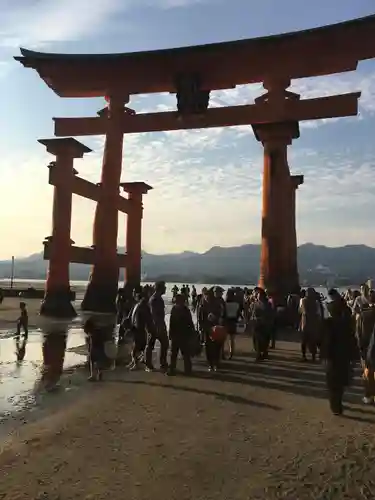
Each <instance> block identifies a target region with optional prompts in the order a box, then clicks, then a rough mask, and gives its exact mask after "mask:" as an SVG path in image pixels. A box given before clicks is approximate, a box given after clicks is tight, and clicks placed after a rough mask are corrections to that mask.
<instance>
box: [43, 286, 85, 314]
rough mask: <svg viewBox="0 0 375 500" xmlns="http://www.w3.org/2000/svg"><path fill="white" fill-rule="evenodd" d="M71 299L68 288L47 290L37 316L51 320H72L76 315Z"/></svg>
mask: <svg viewBox="0 0 375 500" xmlns="http://www.w3.org/2000/svg"><path fill="white" fill-rule="evenodd" d="M71 299H72V297H71V291H70V288H60V289H56V290H47V291H46V294H45V296H44V299H43V301H42V304H41V306H40V311H39V314H40V315H41V316H47V317H51V318H59V319H73V318H75V317H76V316H77V313H76V310H75V309H74V307H73V304H72V301H71Z"/></svg>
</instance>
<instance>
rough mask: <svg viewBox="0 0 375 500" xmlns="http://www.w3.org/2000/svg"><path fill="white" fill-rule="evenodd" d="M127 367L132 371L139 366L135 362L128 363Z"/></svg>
mask: <svg viewBox="0 0 375 500" xmlns="http://www.w3.org/2000/svg"><path fill="white" fill-rule="evenodd" d="M127 368H128V370H129V371H131V372H134V371H136V370H138V368H139V366H138V364H137V363H130V365H128V366H127Z"/></svg>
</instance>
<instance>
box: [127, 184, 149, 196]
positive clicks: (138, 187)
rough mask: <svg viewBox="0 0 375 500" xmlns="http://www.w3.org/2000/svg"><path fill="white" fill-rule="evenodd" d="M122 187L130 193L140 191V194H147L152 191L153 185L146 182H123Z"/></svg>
mask: <svg viewBox="0 0 375 500" xmlns="http://www.w3.org/2000/svg"><path fill="white" fill-rule="evenodd" d="M120 187H122V189H123V190H124V191H125V192H126V193H129V194H135V193H138V194H140V195H143V194H147V193H148V192H149V191H151V189H153V188H152V186H149V185H148V184H146V183H145V182H138V181H137V182H121V183H120Z"/></svg>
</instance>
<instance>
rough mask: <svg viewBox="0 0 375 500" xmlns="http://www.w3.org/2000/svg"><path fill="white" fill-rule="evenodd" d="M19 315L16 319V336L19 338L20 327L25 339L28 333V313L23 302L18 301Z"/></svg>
mask: <svg viewBox="0 0 375 500" xmlns="http://www.w3.org/2000/svg"><path fill="white" fill-rule="evenodd" d="M20 313H21V314H20V316H19V318H18V320H17V335H16V337H17V338H18V339H19V338H20V335H21V329H23V331H24V336H25V339H26V340H27V337H28V335H29V315H28V313H27V307H26V303H25V302H20Z"/></svg>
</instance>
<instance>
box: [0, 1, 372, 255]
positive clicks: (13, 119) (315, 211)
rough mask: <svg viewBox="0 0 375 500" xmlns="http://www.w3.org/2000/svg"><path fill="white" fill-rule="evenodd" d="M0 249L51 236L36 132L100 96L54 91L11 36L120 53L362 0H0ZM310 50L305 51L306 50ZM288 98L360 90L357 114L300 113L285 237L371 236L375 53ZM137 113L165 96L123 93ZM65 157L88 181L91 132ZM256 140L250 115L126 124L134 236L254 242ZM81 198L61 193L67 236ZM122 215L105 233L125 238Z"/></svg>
mask: <svg viewBox="0 0 375 500" xmlns="http://www.w3.org/2000/svg"><path fill="white" fill-rule="evenodd" d="M0 7H1V9H0V12H1V17H0V106H1V117H0V148H1V162H0V174H1V183H0V199H1V215H0V221H1V223H0V228H1V244H0V259H8V258H10V257H11V256H12V255H15V256H25V255H29V254H31V253H34V252H39V251H40V250H41V248H42V241H43V239H44V238H45V237H46V236H48V235H50V234H51V212H52V195H53V188H52V187H51V186H50V185H49V184H48V169H47V168H46V166H47V164H48V163H49V162H50V161H51V160H53V158H52V157H51V156H50V155H48V154H47V153H46V152H45V151H44V148H43V146H41V145H40V144H38V142H37V140H38V139H40V138H49V137H52V136H53V122H52V117H54V116H60V117H65V116H95V114H96V112H97V111H98V110H99V109H101V108H102V107H103V106H104V100H102V99H63V98H59V97H58V96H56V95H55V94H54V93H53V91H52V90H50V89H49V88H48V87H47V86H46V85H45V83H44V82H43V81H42V80H41V79H40V78H39V76H38V75H37V73H36V72H34V71H33V70H30V69H26V68H24V67H22V66H21V65H20V64H19V63H17V62H16V61H14V60H13V56H16V55H19V47H26V48H29V49H34V50H40V51H46V52H69V53H75V52H76V53H85V52H87V53H94V52H130V51H138V50H150V49H162V48H169V47H177V46H186V45H196V44H202V43H211V42H221V41H229V40H236V39H243V38H253V37H257V36H263V35H270V34H278V33H282V32H289V31H295V30H300V29H307V28H313V27H317V26H321V25H325V24H332V23H335V22H341V21H345V20H348V19H352V18H356V17H362V16H366V15H370V14H373V13H375V4H374V0H315V2H306V1H305V0H282V1H280V0H231V1H230V2H228V1H227V0H53V1H52V0H0ZM317 57H319V55H318V56H317ZM291 90H293V91H296V92H298V93H300V94H301V98H308V97H314V96H324V95H329V94H339V93H343V92H350V91H362V97H361V100H360V114H359V116H358V117H355V118H342V119H333V120H325V121H318V122H304V123H303V124H301V137H300V138H299V139H298V140H296V141H294V143H293V145H292V146H291V147H290V148H289V164H290V167H291V171H292V173H293V174H303V175H304V176H305V184H304V185H303V186H301V187H300V188H299V189H298V192H297V231H298V242H299V244H302V243H305V242H313V243H316V244H324V245H327V246H341V245H345V244H361V243H364V244H367V245H369V246H375V231H374V227H373V225H374V217H373V213H374V208H375V187H374V186H375V136H374V134H375V61H366V62H363V63H360V65H359V66H358V69H357V70H356V71H355V72H349V73H344V74H339V75H334V76H329V77H319V78H314V79H302V80H296V81H293V82H292V86H291ZM263 92H264V90H263V88H262V86H261V85H252V86H241V87H237V88H236V89H232V90H226V91H217V92H212V94H211V104H212V105H214V106H223V105H240V104H251V103H252V102H253V99H254V98H255V97H256V96H259V95H261V94H262V93H263ZM129 106H130V107H132V108H134V109H135V110H136V111H137V112H147V111H164V110H173V109H175V107H176V103H175V97H174V96H171V95H168V94H153V95H141V96H134V97H132V98H131V101H130V104H129ZM79 140H81V141H82V142H84V143H85V144H87V145H88V146H90V147H92V149H93V150H94V152H93V153H92V154H90V155H87V156H86V157H85V158H84V159H83V160H77V161H76V165H75V166H76V169H77V170H78V171H79V175H80V176H82V177H84V178H86V179H89V180H91V181H94V182H98V181H99V177H100V168H101V158H102V150H103V138H101V137H85V138H79ZM262 155H263V151H262V147H261V145H260V144H259V143H257V141H256V139H255V138H254V135H253V132H252V129H251V127H250V126H246V127H233V128H227V129H210V130H196V131H180V132H178V131H177V132H164V133H154V134H138V135H136V134H133V135H126V136H125V140H124V153H123V172H122V180H123V181H144V182H147V183H148V184H150V185H152V186H153V188H154V189H153V190H152V191H151V192H150V193H149V194H148V195H147V196H145V198H144V219H143V248H144V250H145V251H147V252H150V253H158V254H160V253H174V252H181V251H184V250H192V251H198V252H203V251H206V250H207V249H209V248H210V247H212V246H216V245H220V246H235V245H242V244H246V243H259V242H260V229H261V228H260V225H261V178H262ZM94 208H95V207H94V203H93V202H91V201H89V200H84V199H80V198H78V197H76V196H74V197H73V219H72V239H73V240H74V241H75V242H76V244H77V245H81V246H89V245H91V244H92V223H93V215H94ZM125 217H126V216H125V215H120V218H119V237H118V245H119V246H123V245H124V244H125V224H126V218H125Z"/></svg>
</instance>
